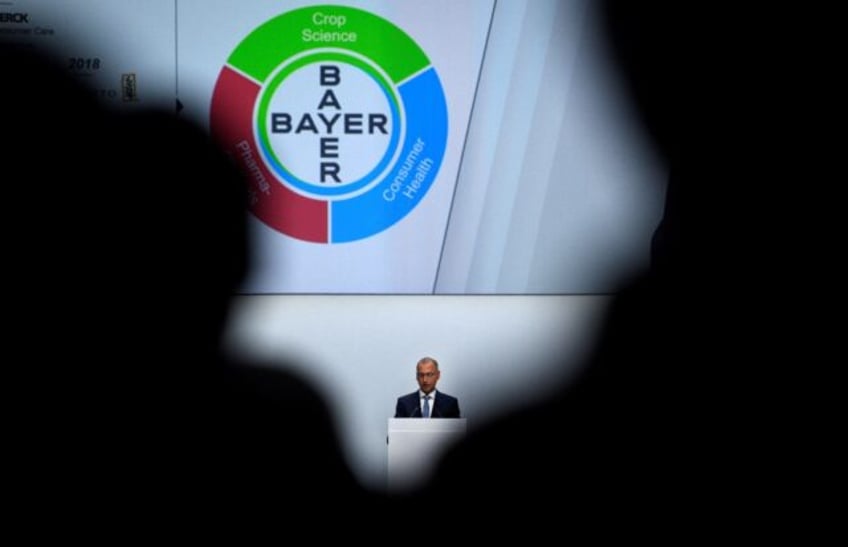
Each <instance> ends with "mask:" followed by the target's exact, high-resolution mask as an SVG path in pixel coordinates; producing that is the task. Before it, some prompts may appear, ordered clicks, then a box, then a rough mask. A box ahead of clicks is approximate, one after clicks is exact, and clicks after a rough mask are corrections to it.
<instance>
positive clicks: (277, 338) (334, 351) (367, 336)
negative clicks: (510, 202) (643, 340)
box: [228, 295, 609, 489]
mask: <svg viewBox="0 0 848 547" xmlns="http://www.w3.org/2000/svg"><path fill="white" fill-rule="evenodd" d="M608 301H609V297H606V296H433V295H420V296H375V295H360V296H348V295H345V296H340V295H296V296H295V295H274V296H241V297H238V298H237V300H236V301H235V305H234V309H233V315H232V325H231V328H230V331H229V338H228V340H229V343H230V344H231V347H232V348H233V349H234V350H235V351H237V352H239V353H242V354H244V355H245V356H247V357H253V358H262V359H268V358H270V359H279V360H281V361H282V360H283V359H285V360H286V361H288V363H287V365H288V366H294V367H296V369H297V370H298V371H299V372H302V373H303V374H304V376H305V377H306V378H307V379H309V380H311V381H313V382H314V384H315V386H316V387H318V389H319V390H320V391H321V392H322V393H323V394H324V396H325V397H326V398H327V400H328V401H331V408H332V410H333V412H334V415H335V419H336V424H337V427H338V430H339V432H340V435H341V437H342V442H343V445H344V448H345V450H346V454H347V457H348V461H349V463H350V465H351V467H352V468H353V470H354V472H355V473H356V474H357V476H358V477H359V479H360V480H361V482H362V483H363V484H365V485H366V486H369V487H372V488H375V489H382V488H384V487H385V484H386V457H387V450H386V424H387V422H386V419H387V418H389V417H391V416H392V415H393V414H394V407H395V401H396V398H397V397H398V396H400V395H403V394H406V393H409V392H411V391H413V390H415V389H416V388H417V384H416V381H415V363H416V362H417V360H418V359H419V358H420V357H422V356H424V355H430V356H433V357H435V358H436V359H438V360H439V363H440V368H441V370H442V377H441V381H440V382H439V386H438V387H439V389H442V390H443V391H445V392H447V393H450V394H452V395H455V396H457V397H459V401H460V407H461V409H462V413H463V416H464V417H466V418H468V427H469V429H473V428H474V427H475V426H479V425H480V424H481V423H483V422H484V421H485V420H486V419H487V418H490V417H491V416H493V415H496V414H498V413H502V412H505V411H508V410H510V409H512V408H515V406H516V405H519V404H522V403H523V402H526V401H529V400H532V399H533V398H534V397H537V396H539V395H541V394H544V393H545V392H546V391H547V390H550V389H552V388H555V387H556V385H557V380H565V379H566V378H567V376H568V374H569V373H570V372H573V371H574V370H575V369H576V368H577V367H578V366H579V365H580V363H581V359H582V357H583V356H584V355H585V354H586V352H587V351H588V350H590V349H591V347H592V342H593V339H594V334H595V330H596V327H597V325H598V320H599V319H602V318H603V313H604V311H605V309H606V306H607V303H608ZM281 421H282V418H281ZM283 427H284V426H283V425H282V423H281V429H282V428H283Z"/></svg>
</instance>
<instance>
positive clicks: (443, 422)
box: [388, 418, 465, 492]
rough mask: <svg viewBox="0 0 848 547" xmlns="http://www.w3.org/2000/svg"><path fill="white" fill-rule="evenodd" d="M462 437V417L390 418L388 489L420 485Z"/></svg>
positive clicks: (463, 428) (409, 487)
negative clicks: (445, 453) (450, 447)
mask: <svg viewBox="0 0 848 547" xmlns="http://www.w3.org/2000/svg"><path fill="white" fill-rule="evenodd" d="M464 436H465V418H431V419H424V418H389V436H388V443H389V462H388V463H389V465H388V489H389V492H399V491H403V490H409V489H411V488H414V487H416V486H419V485H420V484H421V483H422V482H423V481H425V480H426V479H427V478H429V477H430V475H431V474H432V472H433V470H434V468H435V466H436V464H437V463H438V462H439V459H440V458H441V457H442V454H443V453H444V451H445V450H446V449H447V448H448V447H449V446H451V445H452V444H454V443H455V442H457V441H459V440H461V439H462V438H463V437H464Z"/></svg>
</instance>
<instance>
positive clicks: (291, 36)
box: [227, 5, 429, 83]
mask: <svg viewBox="0 0 848 547" xmlns="http://www.w3.org/2000/svg"><path fill="white" fill-rule="evenodd" d="M327 18H335V19H331V20H333V21H339V20H342V18H343V21H344V24H343V25H341V26H339V25H335V26H333V25H329V24H321V23H318V22H320V21H325V20H327ZM304 29H306V30H308V31H310V32H311V31H321V32H327V33H348V34H346V36H347V37H348V38H350V37H351V36H352V34H350V33H354V34H355V36H356V39H355V40H350V39H329V40H325V41H320V42H316V41H306V40H304V38H303V31H304ZM316 47H321V48H343V49H347V50H350V51H356V52H357V53H359V54H361V55H363V56H365V57H367V58H369V59H370V60H371V61H373V62H374V63H375V64H377V65H378V66H380V67H381V68H382V69H383V70H384V71H385V72H386V74H387V75H388V76H389V78H391V80H392V82H393V83H398V82H401V81H403V80H404V79H406V78H408V77H409V76H411V75H413V74H415V73H416V72H419V71H420V70H422V69H424V68H426V67H427V66H429V61H428V59H427V56H426V55H425V54H424V51H423V50H422V49H421V48H420V47H418V44H416V43H415V42H413V41H412V40H411V39H410V38H409V36H407V35H406V34H405V33H404V32H403V31H401V30H400V29H398V28H397V27H395V26H393V25H391V24H389V23H387V22H386V21H385V20H383V19H381V18H379V17H377V16H375V15H372V14H370V13H368V12H366V11H362V10H359V9H356V8H349V7H343V6H332V5H320V6H309V7H307V8H301V9H297V10H294V11H291V12H288V13H285V14H283V15H279V16H277V17H275V18H274V19H271V20H270V21H268V22H267V23H265V24H263V25H262V26H260V27H258V28H256V29H255V30H254V31H253V32H251V33H250V35H249V36H248V37H247V38H246V39H245V40H244V41H242V43H241V44H240V45H239V46H238V47H237V48H236V49H235V51H233V53H232V55H230V57H229V59H228V60H227V63H228V64H229V65H230V66H232V67H234V68H236V69H238V70H240V71H242V72H243V73H245V74H247V75H248V76H250V77H251V78H254V79H255V80H257V81H260V82H264V81H265V80H266V78H268V76H269V75H270V74H271V73H272V72H273V71H274V70H275V69H276V68H277V66H279V60H280V59H281V58H289V57H293V56H295V55H297V54H299V53H301V52H304V51H307V50H313V49H315V48H316Z"/></svg>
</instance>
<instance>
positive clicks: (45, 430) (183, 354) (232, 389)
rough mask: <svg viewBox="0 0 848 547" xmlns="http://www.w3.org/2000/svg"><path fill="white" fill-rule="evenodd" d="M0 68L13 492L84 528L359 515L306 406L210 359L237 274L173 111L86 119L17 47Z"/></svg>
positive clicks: (210, 148)
mask: <svg viewBox="0 0 848 547" xmlns="http://www.w3.org/2000/svg"><path fill="white" fill-rule="evenodd" d="M0 66H2V67H3V71H4V85H3V86H2V87H0V97H2V101H0V102H2V104H3V105H4V108H5V109H6V111H7V112H8V114H9V115H8V116H7V117H6V119H5V120H4V130H3V132H2V135H3V137H2V138H3V142H2V144H3V151H4V157H5V158H6V161H5V164H6V165H4V169H3V172H4V177H3V178H4V190H5V191H6V193H7V200H5V201H4V204H5V209H6V213H7V214H5V215H4V221H5V222H4V223H5V230H4V240H5V244H4V249H5V251H6V253H7V254H6V256H7V260H6V261H5V263H6V264H7V265H9V267H10V268H9V269H10V270H11V271H10V275H9V276H7V277H6V279H7V280H8V282H9V285H8V287H9V288H10V289H11V291H13V292H15V293H16V294H17V298H16V304H15V305H14V306H10V308H9V310H10V312H11V313H10V314H9V319H10V320H11V321H10V322H11V324H12V327H11V329H10V334H11V336H10V340H11V341H12V342H13V343H12V345H10V346H8V348H13V347H16V348H17V350H16V351H14V352H13V351H12V349H9V355H14V356H15V358H14V361H12V360H7V366H14V377H15V378H14V381H10V382H9V383H6V387H7V388H8V389H9V390H10V391H11V395H10V397H9V398H7V399H6V400H7V402H8V403H9V404H10V408H12V409H14V411H15V413H14V414H7V420H8V422H11V426H10V429H11V433H12V435H10V437H9V438H8V442H9V443H11V444H10V446H12V447H13V448H12V451H13V454H12V456H13V457H12V464H11V465H12V467H13V468H14V469H16V472H18V473H19V475H20V476H21V477H22V478H23V479H25V482H26V483H27V484H26V490H25V492H24V493H22V496H32V497H41V498H44V497H49V498H50V500H51V502H53V503H57V504H59V505H61V506H62V507H63V508H65V509H66V510H67V511H68V512H69V513H73V512H75V511H79V510H82V507H81V505H80V504H81V498H83V497H84V498H86V499H87V500H92V501H88V502H86V503H85V504H83V505H84V507H85V509H86V510H88V511H91V512H95V513H96V514H97V518H98V519H99V520H104V519H107V518H110V519H111V518H121V519H130V520H131V521H132V520H134V519H136V518H138V517H139V516H140V514H139V510H141V509H143V508H145V507H152V508H155V511H156V513H157V514H161V515H180V514H182V512H183V511H184V510H186V509H190V510H191V511H195V510H201V511H205V512H206V515H207V516H208V517H212V518H214V519H218V518H219V517H220V518H227V517H230V516H234V515H243V514H244V513H245V512H246V511H247V512H250V511H253V510H256V509H261V513H263V514H264V512H267V511H271V512H273V513H275V515H276V517H275V518H276V519H278V521H279V522H280V523H281V529H284V530H286V531H287V532H288V533H290V532H291V531H292V530H297V529H299V528H307V527H308V526H309V522H310V521H309V520H304V519H303V517H305V516H311V515H313V514H316V513H317V512H319V511H320V512H323V513H325V514H326V512H330V513H331V514H335V513H336V512H339V513H341V512H342V510H343V509H344V508H345V507H347V506H348V505H349V504H351V502H356V503H355V504H354V505H355V506H357V507H361V508H363V509H365V508H367V507H368V506H367V505H364V504H365V503H366V500H373V496H371V495H370V494H367V493H366V492H364V491H363V490H362V489H361V488H360V486H359V485H358V483H357V482H356V481H355V479H354V477H353V476H352V474H351V472H350V470H349V469H348V466H347V465H346V462H345V461H344V458H343V455H342V451H341V447H340V445H339V443H338V439H337V436H336V431H335V429H334V426H333V423H332V421H331V419H330V414H329V412H328V409H327V406H326V404H325V403H324V401H323V400H322V398H321V397H320V396H319V394H318V393H317V392H316V391H315V390H314V389H313V388H312V387H311V386H309V385H308V384H307V383H306V382H304V381H303V380H301V379H299V378H297V377H296V376H294V375H293V374H291V373H288V372H284V371H283V370H281V366H283V364H281V363H250V364H248V363H240V362H234V361H233V360H232V359H231V358H228V357H227V356H226V355H225V353H224V350H223V348H222V347H221V335H222V332H223V328H224V326H225V322H226V319H227V312H228V307H229V304H230V298H231V296H232V294H233V292H234V290H235V288H236V286H237V284H238V283H239V282H240V280H241V279H242V276H243V275H244V273H245V272H246V269H247V267H248V265H249V253H248V246H247V234H246V224H245V223H246V218H245V215H246V208H245V203H246V197H245V191H246V190H245V187H244V184H243V180H242V177H241V174H240V173H239V172H238V171H237V170H236V168H235V167H234V164H233V163H231V162H230V160H229V158H227V157H226V156H225V155H223V154H222V153H221V152H219V150H218V148H217V147H216V146H215V145H214V143H212V142H211V140H210V139H209V137H208V136H207V135H206V134H205V133H204V132H203V131H202V130H201V129H199V128H197V127H194V126H193V125H192V124H189V123H188V122H186V121H184V120H180V119H178V118H176V117H175V116H173V115H171V114H170V113H164V112H153V111H146V112H138V113H133V114H118V113H115V112H110V111H106V110H103V109H102V108H101V107H100V106H98V104H97V103H96V101H95V100H94V95H93V94H92V93H90V92H89V91H88V90H87V89H86V88H85V87H84V86H82V85H79V84H78V83H77V82H76V81H73V80H70V79H68V77H67V75H66V74H65V73H64V72H63V69H62V67H61V66H60V65H58V64H55V63H54V62H53V61H52V60H50V59H49V58H47V57H46V56H43V55H41V54H39V53H36V52H34V51H33V50H31V49H21V48H8V47H6V46H4V47H3V48H2V49H0ZM7 324H8V323H7ZM83 493H84V495H83ZM283 508H285V511H284V510H283ZM177 511H180V512H179V513H178V512H177ZM257 516H258V514H257ZM120 522H126V521H125V520H121V521H120ZM221 522H224V521H219V522H218V523H219V524H220V523H221ZM282 523H285V524H284V525H283V524H282ZM207 524H209V525H211V524H215V523H214V522H210V523H207Z"/></svg>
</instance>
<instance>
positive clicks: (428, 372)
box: [395, 357, 460, 418]
mask: <svg viewBox="0 0 848 547" xmlns="http://www.w3.org/2000/svg"><path fill="white" fill-rule="evenodd" d="M415 371H416V378H417V379H418V387H419V389H418V391H413V392H412V393H410V394H409V395H404V396H403V397H398V400H397V408H396V409H395V418H459V417H460V415H459V401H458V400H457V398H456V397H451V396H450V395H448V394H447V393H443V392H441V391H436V383H437V382H438V381H439V376H440V375H441V373H440V372H439V363H438V361H436V360H435V359H433V358H432V357H422V358H421V359H419V360H418V364H417V365H416V366H415Z"/></svg>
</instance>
